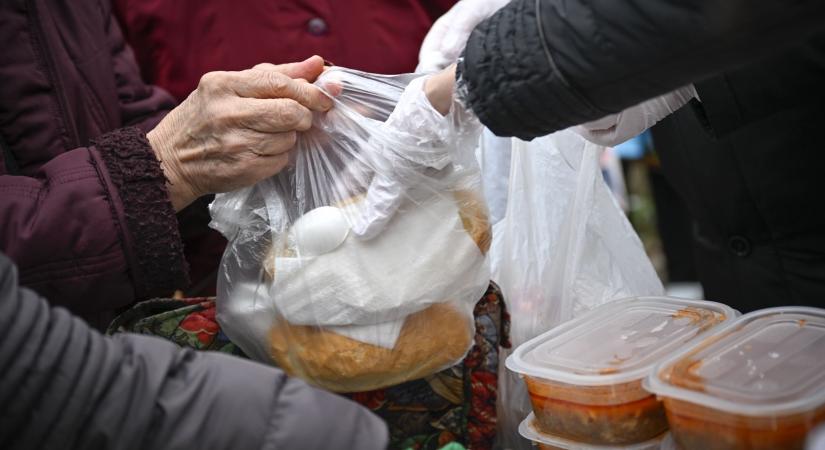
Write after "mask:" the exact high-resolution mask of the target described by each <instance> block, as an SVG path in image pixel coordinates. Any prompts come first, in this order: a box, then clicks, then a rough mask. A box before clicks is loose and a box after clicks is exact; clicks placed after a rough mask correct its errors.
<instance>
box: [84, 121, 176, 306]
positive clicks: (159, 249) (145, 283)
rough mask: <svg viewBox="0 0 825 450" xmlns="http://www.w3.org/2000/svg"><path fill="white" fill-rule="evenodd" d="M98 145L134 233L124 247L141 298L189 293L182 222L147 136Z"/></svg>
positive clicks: (121, 133) (124, 131)
mask: <svg viewBox="0 0 825 450" xmlns="http://www.w3.org/2000/svg"><path fill="white" fill-rule="evenodd" d="M93 145H94V146H95V147H96V148H97V150H98V152H99V154H100V156H101V158H102V159H103V162H104V163H105V164H106V167H107V169H108V172H109V177H110V179H111V182H112V184H114V186H115V188H116V189H117V193H118V195H119V196H120V203H121V204H122V208H123V209H122V210H123V216H124V217H125V222H126V223H125V228H126V230H125V231H126V232H127V233H128V236H126V237H125V242H124V246H125V247H127V248H126V253H127V255H128V257H129V259H130V268H131V270H132V279H133V282H134V284H135V293H136V296H137V298H146V297H150V296H153V295H164V294H169V293H171V292H172V291H174V290H175V289H182V288H184V287H186V286H187V285H188V284H189V275H188V270H187V265H186V260H185V259H184V255H183V243H182V242H181V238H180V234H179V232H178V221H177V218H176V217H175V210H174V208H173V207H172V203H171V201H170V200H169V193H168V191H167V190H166V177H165V176H164V175H163V170H162V169H161V168H160V163H159V162H158V160H157V158H156V157H155V153H154V151H152V147H151V146H150V145H149V141H148V140H147V139H146V135H144V134H143V132H142V131H140V130H139V129H137V128H133V127H128V128H121V129H118V130H115V131H112V132H110V133H106V134H104V135H102V136H100V137H98V138H97V139H95V140H94V142H93Z"/></svg>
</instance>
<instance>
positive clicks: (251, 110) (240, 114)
mask: <svg viewBox="0 0 825 450" xmlns="http://www.w3.org/2000/svg"><path fill="white" fill-rule="evenodd" d="M322 71H323V59H322V58H320V57H317V56H315V57H312V58H310V59H307V60H306V61H303V62H300V63H293V64H283V65H279V66H276V65H272V64H259V65H257V66H255V67H254V68H252V69H249V70H244V71H240V72H211V73H207V74H206V75H204V76H203V77H202V78H201V81H200V84H199V85H198V88H197V89H196V90H195V91H194V92H192V94H190V95H189V97H188V98H187V99H186V100H184V101H183V103H181V104H180V105H179V106H178V107H177V108H175V109H174V110H172V111H171V112H170V113H169V114H168V115H167V116H166V117H165V118H164V119H163V120H162V121H161V122H160V123H159V124H158V126H157V127H155V129H154V130H152V131H151V132H149V133H148V135H147V138H148V139H149V142H150V144H151V145H152V148H153V149H154V151H155V154H156V155H157V157H158V159H159V160H160V161H161V167H162V168H163V171H164V174H165V175H166V178H167V180H168V183H167V186H168V188H169V195H170V199H171V200H172V205H173V206H174V207H175V210H180V209H182V208H184V207H185V206H186V205H188V204H189V203H191V202H192V201H194V200H195V199H196V198H198V197H200V196H202V195H205V194H211V193H218V192H227V191H231V190H235V189H239V188H241V187H245V186H250V185H252V184H255V183H256V182H258V181H260V180H262V179H264V178H266V177H269V176H272V175H274V174H276V173H278V172H279V171H280V170H281V169H282V168H283V167H284V166H286V164H287V163H288V158H289V157H288V152H289V150H290V149H292V147H293V146H294V144H295V140H296V132H298V131H304V130H307V129H309V128H310V126H311V125H312V111H326V110H329V109H330V108H331V107H332V104H333V103H332V100H331V99H330V98H329V97H328V96H327V95H326V94H324V93H323V92H322V91H321V90H320V89H318V88H317V87H315V86H313V85H312V84H310V83H309V81H314V80H315V78H317V77H318V75H319V74H320V73H321V72H322ZM307 80H308V81H307Z"/></svg>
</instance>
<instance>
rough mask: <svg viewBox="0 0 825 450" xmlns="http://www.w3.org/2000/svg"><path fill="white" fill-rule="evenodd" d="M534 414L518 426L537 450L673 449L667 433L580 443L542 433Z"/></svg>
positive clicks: (520, 431) (520, 432)
mask: <svg viewBox="0 0 825 450" xmlns="http://www.w3.org/2000/svg"><path fill="white" fill-rule="evenodd" d="M535 420H536V416H535V415H534V414H533V413H530V415H529V416H527V418H526V419H524V421H522V422H521V424H520V425H519V427H518V431H519V434H521V435H522V436H523V437H524V438H526V439H529V440H531V441H532V442H533V445H534V446H535V447H536V448H538V449H539V450H673V449H674V448H675V447H674V446H673V440H672V439H671V438H670V435H669V434H668V433H665V434H661V435H659V436H656V437H655V438H653V439H651V440H649V441H645V442H642V443H639V444H632V445H626V446H619V447H615V446H606V445H591V444H582V443H580V442H576V441H571V440H570V439H564V438H561V437H558V436H553V435H549V434H545V433H542V432H541V431H539V430H537V429H536V426H535Z"/></svg>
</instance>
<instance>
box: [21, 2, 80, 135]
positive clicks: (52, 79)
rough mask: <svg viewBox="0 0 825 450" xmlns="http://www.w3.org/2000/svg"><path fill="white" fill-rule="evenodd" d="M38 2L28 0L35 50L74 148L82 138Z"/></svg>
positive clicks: (63, 125)
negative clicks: (72, 120)
mask: <svg viewBox="0 0 825 450" xmlns="http://www.w3.org/2000/svg"><path fill="white" fill-rule="evenodd" d="M36 3H37V0H28V1H27V8H26V9H27V13H28V15H29V22H31V24H32V27H31V30H32V36H34V39H35V41H36V42H35V45H36V46H37V48H35V49H34V51H35V53H37V54H38V55H39V56H40V59H41V60H42V62H43V65H44V67H45V69H46V78H47V79H48V80H49V83H50V84H51V86H52V89H54V95H55V98H56V99H57V109H58V117H59V118H60V120H61V121H62V122H63V123H61V124H59V125H58V126H59V127H60V129H62V130H63V131H64V133H65V134H66V136H68V138H69V139H71V142H66V143H65V144H67V145H66V147H67V148H74V147H77V146H79V145H80V142H79V140H80V139H79V137H78V136H77V133H75V130H74V127H72V126H70V121H69V115H68V114H67V110H68V107H67V106H66V105H67V103H68V101H67V100H66V98H65V96H64V92H63V85H62V83H61V82H60V76H59V75H58V73H57V70H56V69H55V65H54V61H53V60H52V54H51V49H50V48H49V45H48V40H47V39H46V33H45V31H44V30H43V24H42V23H41V22H40V15H39V14H38V8H37V4H36Z"/></svg>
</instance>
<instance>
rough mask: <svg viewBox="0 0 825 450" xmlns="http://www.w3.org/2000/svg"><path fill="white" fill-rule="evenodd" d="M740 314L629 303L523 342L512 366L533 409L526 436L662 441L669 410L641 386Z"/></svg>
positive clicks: (689, 304)
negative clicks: (675, 356) (673, 356)
mask: <svg viewBox="0 0 825 450" xmlns="http://www.w3.org/2000/svg"><path fill="white" fill-rule="evenodd" d="M737 315H738V314H737V313H736V311H734V310H733V309H731V308H729V307H727V306H725V305H722V304H719V303H713V302H704V301H694V300H683V299H674V298H665V297H640V298H629V299H624V300H617V301H614V302H611V303H608V304H606V305H604V306H601V307H599V308H596V309H594V310H592V311H590V312H588V313H586V314H583V315H582V316H580V317H578V318H576V319H574V320H572V321H570V322H567V323H565V324H562V325H560V326H558V327H556V328H554V329H553V330H551V331H549V332H547V333H545V334H543V335H541V336H538V337H536V338H535V339H532V340H530V341H528V342H526V343H524V344H523V345H521V346H520V347H519V348H518V349H516V351H515V352H514V353H513V355H511V356H510V357H509V358H508V359H507V367H508V368H509V369H510V370H512V371H514V372H516V373H519V374H521V375H522V376H523V377H524V380H525V382H526V383H527V390H528V392H529V394H530V398H531V401H532V404H533V411H534V414H535V416H534V418H528V419H526V421H527V422H526V423H525V425H524V426H523V427H522V431H525V433H522V434H529V433H527V431H529V430H534V431H535V432H537V433H539V434H540V435H541V436H542V437H543V438H544V439H545V441H546V440H548V439H549V440H553V439H563V440H568V441H572V442H577V443H581V444H590V445H602V446H613V447H615V446H628V445H634V444H639V443H644V442H646V441H650V440H655V439H657V437H658V436H660V435H662V434H663V433H665V432H666V431H667V429H668V425H667V420H666V416H665V410H664V407H663V405H662V403H661V402H660V401H659V400H658V399H657V398H656V396H655V395H653V394H651V393H650V392H648V391H646V390H645V389H644V388H643V387H642V380H643V379H644V378H646V377H647V376H648V375H649V374H650V373H651V372H652V370H653V367H654V366H655V365H656V364H658V363H659V362H661V361H662V360H664V359H665V358H667V357H668V356H670V355H671V354H672V353H673V352H674V351H676V350H678V349H680V348H681V347H683V346H684V345H685V344H686V343H688V342H690V341H692V340H694V339H695V338H696V337H697V336H699V335H700V334H702V333H705V332H707V331H708V330H710V329H712V328H714V327H717V326H719V325H720V324H723V323H725V322H727V321H730V320H731V319H732V318H734V317H735V316H737ZM527 437H528V438H529V437H530V436H527ZM535 437H536V436H533V441H534V442H536V443H538V444H541V445H546V442H543V441H542V440H541V439H536V438H535Z"/></svg>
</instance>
